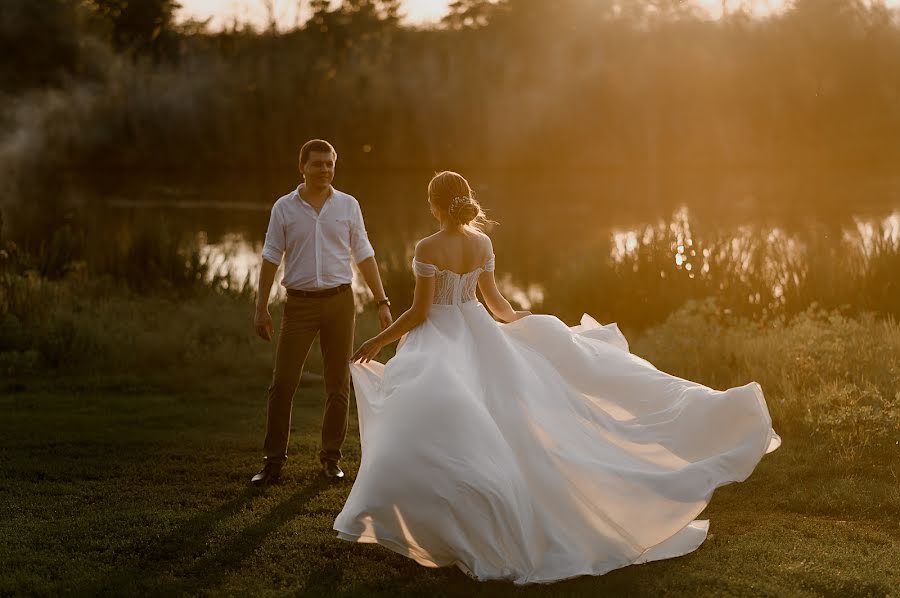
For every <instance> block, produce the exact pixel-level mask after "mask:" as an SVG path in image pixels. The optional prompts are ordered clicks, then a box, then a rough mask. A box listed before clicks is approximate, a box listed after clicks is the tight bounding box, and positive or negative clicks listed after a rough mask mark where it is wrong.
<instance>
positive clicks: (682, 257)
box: [198, 206, 900, 310]
mask: <svg viewBox="0 0 900 598" xmlns="http://www.w3.org/2000/svg"><path fill="white" fill-rule="evenodd" d="M691 220H692V219H691V211H690V209H689V208H688V207H686V206H682V207H679V208H677V209H676V210H675V211H674V212H673V214H672V217H671V218H670V219H669V220H668V221H663V220H661V221H659V222H657V223H655V224H652V225H644V226H641V227H636V228H631V229H625V230H622V229H614V230H612V231H611V232H610V233H609V247H610V249H609V259H610V261H611V262H612V264H614V265H615V266H616V267H619V268H623V267H624V268H626V269H627V270H630V271H631V272H633V273H638V272H640V271H641V269H642V268H649V267H653V268H656V270H655V272H656V274H655V275H657V276H658V277H659V278H660V279H666V278H670V279H671V278H672V277H677V276H682V277H686V278H687V279H688V280H694V279H697V284H700V282H702V281H709V282H712V283H713V284H714V286H713V289H712V290H718V291H725V290H726V287H727V286H728V285H733V284H735V283H736V282H740V283H743V285H744V286H745V287H746V288H747V289H748V290H749V292H748V293H747V294H746V299H745V300H746V302H747V303H749V304H753V305H761V304H762V303H764V302H768V305H767V307H770V308H771V307H776V306H778V305H784V304H785V303H786V302H787V301H788V300H789V299H790V297H789V293H790V289H796V288H797V287H798V286H799V285H801V284H802V282H803V280H804V278H805V277H807V276H809V270H810V267H811V266H810V263H811V262H812V261H814V258H815V256H814V255H813V253H814V252H817V251H818V252H821V251H822V247H821V246H819V245H820V244H822V243H828V242H829V241H828V240H827V238H826V237H827V236H828V235H827V234H824V233H823V235H822V236H821V237H820V236H814V237H809V235H808V234H807V235H801V234H799V233H789V232H787V231H786V230H784V229H783V228H781V227H778V226H773V227H771V228H768V229H765V228H761V227H759V226H750V225H742V226H738V227H737V228H735V229H734V230H732V231H716V233H715V234H714V235H712V236H709V237H704V238H702V239H696V240H695V238H694V235H693V233H692V230H691ZM840 240H841V246H839V247H836V248H833V249H835V250H836V252H837V254H843V255H857V254H858V256H859V260H860V261H859V262H858V267H859V268H863V267H865V261H866V260H868V259H871V258H873V257H875V256H878V255H880V254H881V253H884V252H886V251H888V252H894V253H896V252H898V251H900V211H896V212H893V213H891V214H890V215H888V216H887V217H884V218H876V219H866V218H860V217H857V218H854V219H853V224H852V226H850V227H847V228H845V229H843V231H842V234H841V236H840ZM198 241H199V242H200V244H201V245H202V255H203V258H204V259H205V260H207V262H208V264H209V265H210V268H209V273H208V276H209V277H210V279H212V278H214V277H228V278H229V279H230V280H231V281H232V284H233V285H234V286H237V287H240V286H242V285H251V287H252V288H255V287H256V281H257V277H258V273H259V265H260V260H261V258H260V253H261V251H262V241H261V240H258V239H257V240H252V239H248V238H247V237H246V236H245V235H244V234H242V233H226V234H224V235H222V236H221V237H220V238H219V239H218V240H217V241H215V242H210V241H209V240H208V239H207V233H205V232H201V233H198ZM412 247H413V244H412V241H410V242H408V243H401V244H400V246H399V247H398V246H394V247H392V248H390V249H392V250H393V253H391V251H390V249H389V250H388V251H387V252H386V255H385V251H383V250H382V251H380V252H379V259H380V262H381V267H382V270H383V271H385V270H386V272H385V276H386V278H389V279H394V280H396V279H403V278H406V279H408V281H409V284H408V286H407V287H406V290H411V288H412V287H411V285H412V279H413V274H412V271H411V268H410V266H409V262H410V260H411V255H412ZM666 256H668V257H666ZM280 278H281V269H279V273H278V275H277V276H276V280H280ZM548 282H550V278H541V277H540V276H539V274H536V277H535V278H533V279H524V280H523V279H521V278H519V277H516V276H514V275H513V274H512V273H511V272H509V271H500V272H498V285H499V287H500V289H501V290H502V291H503V293H504V294H505V295H506V296H507V297H508V298H509V299H510V300H512V301H513V302H514V303H516V304H517V305H518V306H520V307H521V308H523V309H542V308H543V309H549V310H553V309H554V306H553V305H545V301H546V299H547V292H546V291H547V289H546V285H547V284H548ZM761 284H764V285H765V289H761V288H759V286H760V285H761ZM564 286H567V285H565V283H564ZM353 289H354V292H355V293H356V294H357V296H358V297H359V298H360V300H361V301H360V305H361V306H362V304H365V303H366V302H368V301H370V300H371V298H372V296H371V293H370V292H369V290H368V288H367V287H366V286H365V284H364V282H363V280H362V278H361V277H360V275H359V272H354V281H353ZM390 293H391V290H390V289H389V294H390ZM558 296H559V294H558V292H557V293H555V297H558ZM272 298H273V299H275V300H282V299H283V298H284V290H283V288H282V287H281V286H280V285H275V287H274V288H273V292H272ZM399 303H400V304H401V305H402V304H403V299H400V301H399Z"/></svg>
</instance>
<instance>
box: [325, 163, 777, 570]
mask: <svg viewBox="0 0 900 598" xmlns="http://www.w3.org/2000/svg"><path fill="white" fill-rule="evenodd" d="M428 197H429V203H430V206H431V212H432V214H433V215H434V217H435V218H436V219H437V220H438V221H439V222H440V225H441V230H440V231H439V232H437V233H435V234H434V235H432V236H430V237H427V238H425V239H422V240H421V241H420V242H419V243H418V245H416V250H415V258H414V260H413V264H412V265H413V270H414V272H415V275H416V288H415V295H414V299H413V305H412V307H411V308H410V309H409V310H407V311H406V312H405V313H404V314H403V315H402V316H401V317H399V318H398V319H397V320H396V321H395V322H394V323H393V324H392V325H391V326H390V327H388V328H387V329H385V330H384V331H383V332H381V333H380V334H379V335H377V336H375V337H374V338H372V339H369V340H368V341H366V342H365V343H363V345H362V346H361V347H360V348H359V350H358V351H357V352H356V353H355V354H354V355H353V358H352V361H354V362H356V363H354V364H353V365H352V366H351V375H352V378H353V385H354V388H355V391H356V401H357V405H358V411H359V428H360V435H361V442H362V461H361V463H360V468H359V472H358V473H357V477H356V482H355V483H354V485H353V489H352V490H351V492H350V495H349V497H348V498H347V502H346V504H345V505H344V508H343V510H342V511H341V513H340V515H338V517H337V519H336V520H335V523H334V529H335V530H337V532H338V536H339V537H340V538H342V539H345V540H349V541H353V542H377V543H379V544H381V545H383V546H385V547H387V548H389V549H391V550H394V551H396V552H399V553H400V554H403V555H405V556H408V557H409V558H412V559H414V560H415V561H417V562H418V563H420V564H422V565H425V566H428V567H440V566H445V565H454V564H455V565H457V566H458V567H459V568H460V569H462V570H463V571H465V572H466V573H467V574H469V575H471V576H473V577H475V578H477V579H480V580H487V579H507V580H511V581H514V582H515V583H518V584H524V583H532V582H550V581H555V580H560V579H565V578H569V577H574V576H578V575H600V574H603V573H606V572H607V571H610V570H612V569H616V568H618V567H624V566H626V565H631V564H635V563H644V562H647V561H652V560H658V559H665V558H671V557H676V556H680V555H684V554H687V553H689V552H691V551H693V550H695V549H696V548H697V547H699V546H700V544H701V543H702V542H703V540H704V539H705V538H706V533H707V529H708V527H709V522H708V521H697V520H695V519H694V518H695V517H696V516H697V515H698V514H699V513H700V512H701V511H703V509H704V508H705V507H706V505H707V503H708V502H709V500H710V498H711V495H712V492H713V490H715V488H717V487H718V486H721V485H723V484H727V483H729V482H735V481H742V480H744V479H746V478H747V476H749V475H750V473H751V472H752V471H753V468H754V467H755V466H756V464H757V463H758V462H759V460H760V459H761V458H762V456H763V455H764V454H765V453H767V452H770V451H772V450H775V449H776V448H777V447H778V445H779V444H780V439H779V438H778V435H777V434H775V432H774V431H773V430H772V420H771V418H770V417H769V412H768V409H767V407H766V403H765V399H764V398H763V394H762V391H761V389H760V387H759V385H758V384H756V383H755V382H751V383H749V384H747V385H745V386H740V387H737V388H731V389H729V390H725V391H717V390H712V389H710V388H707V387H706V386H703V385H701V384H697V383H695V382H690V381H688V380H683V379H681V378H677V377H675V376H671V375H669V374H666V373H664V372H661V371H659V370H657V369H656V368H654V367H653V365H651V364H650V363H648V362H647V361H645V360H643V359H641V358H639V357H637V356H635V355H632V354H630V353H629V352H628V344H627V342H626V341H625V338H624V337H623V336H622V334H621V333H620V332H619V330H618V328H617V327H616V325H615V324H608V325H606V326H601V325H600V324H598V323H597V322H596V321H595V320H593V319H592V318H591V317H590V316H587V315H585V316H584V317H583V318H582V321H581V325H580V326H575V327H572V328H570V327H567V326H566V325H565V324H563V323H562V322H561V321H560V320H558V319H557V318H555V317H552V316H549V315H531V314H530V313H529V312H526V311H515V310H513V308H512V307H511V306H510V304H509V302H508V301H507V300H506V299H505V298H504V297H503V295H502V294H501V293H500V291H499V290H498V289H497V283H496V281H495V280H494V253H493V249H492V246H491V240H490V238H489V237H488V236H487V235H485V234H483V233H482V232H481V231H480V230H479V225H481V224H483V223H484V222H485V221H486V219H485V217H484V214H483V212H482V211H481V208H480V207H479V205H478V203H477V202H476V201H475V200H474V199H473V196H472V191H471V189H470V187H469V184H468V183H467V182H466V180H465V179H464V178H463V177H462V176H460V175H459V174H456V173H454V172H442V173H440V174H438V175H437V176H435V177H434V179H432V181H431V182H430V183H429V185H428ZM476 286H477V287H478V288H480V289H481V294H482V297H483V298H484V303H485V305H486V306H487V308H488V309H489V310H490V311H491V313H492V314H493V315H494V316H495V317H496V318H498V319H499V320H502V321H503V322H504V324H498V323H497V322H496V321H495V320H494V319H493V318H491V316H490V315H489V314H488V312H487V311H486V310H485V306H484V305H482V304H481V303H480V302H479V301H478V300H477V299H476V297H475V289H476ZM406 333H408V334H406ZM404 334H406V337H405V338H404V339H403V340H402V341H401V344H400V346H399V348H398V350H397V354H396V356H395V357H394V358H393V359H391V360H390V361H389V362H388V363H387V364H384V365H382V364H380V363H378V362H376V361H372V359H373V358H374V357H375V356H376V355H377V354H378V352H379V351H380V350H381V349H382V348H383V347H384V346H386V345H388V344H389V343H392V342H394V341H395V340H397V339H399V338H401V336H403V335H404Z"/></svg>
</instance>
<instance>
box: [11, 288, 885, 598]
mask: <svg viewBox="0 0 900 598" xmlns="http://www.w3.org/2000/svg"><path fill="white" fill-rule="evenodd" d="M10 280H12V283H11V284H10V285H9V286H8V287H5V289H6V292H5V295H3V297H0V298H2V299H3V300H4V301H5V302H6V303H5V305H6V306H7V307H8V308H9V311H7V312H6V313H5V314H3V313H0V316H2V317H0V413H2V414H3V415H2V417H0V596H3V595H8V594H28V595H32V594H40V595H48V594H75V595H90V596H94V595H115V596H123V595H167V596H168V595H201V594H207V595H249V594H253V595H285V594H287V595H296V594H308V595H329V596H332V595H366V596H368V595H379V594H380V595H397V594H418V595H421V594H432V595H466V596H468V595H482V596H495V595H504V594H517V595H519V594H521V595H532V594H534V595H553V596H556V595H598V594H606V595H615V596H619V595H649V596H657V595H662V594H666V595H674V596H696V595H716V596H722V595H736V596H757V595H763V596H784V595H808V596H814V595H833V596H857V595H859V596H865V595H871V596H885V595H895V596H900V590H898V588H900V326H898V324H897V323H896V322H894V321H892V320H891V319H890V318H887V319H885V318H876V317H874V316H872V315H870V314H861V315H858V314H857V315H854V314H852V313H850V314H844V313H842V312H840V311H834V310H832V311H824V310H818V309H815V308H813V309H809V310H807V311H805V312H803V313H801V314H798V315H797V316H795V317H793V318H791V319H785V318H783V317H776V318H770V319H767V320H748V319H746V318H741V317H738V316H735V315H733V314H730V313H729V312H728V310H725V309H722V308H720V307H719V306H717V304H716V303H715V302H713V301H705V302H693V303H689V304H687V305H686V306H684V307H683V308H681V309H680V310H678V311H677V312H675V313H674V314H673V315H672V316H670V317H669V318H668V319H667V320H666V321H665V322H664V323H663V324H661V325H659V326H656V327H654V328H651V329H649V330H647V331H645V332H644V333H643V334H641V335H640V336H633V337H630V340H631V341H632V343H631V344H632V350H633V351H634V352H635V353H636V354H638V355H641V356H642V357H645V358H647V359H649V360H650V361H651V362H653V363H654V364H656V365H657V366H658V367H660V368H661V369H663V370H665V371H668V372H671V373H673V374H676V375H679V376H682V377H686V378H689V379H692V380H697V381H699V382H702V383H705V384H708V385H710V386H712V387H715V388H724V387H728V386H737V385H740V384H744V383H746V382H748V381H750V380H757V381H759V382H760V384H761V385H762V387H763V389H764V391H765V393H766V399H767V402H768V405H769V409H770V412H771V413H772V417H773V421H774V425H775V428H776V429H777V430H778V432H779V433H780V434H781V435H782V437H783V439H784V445H783V446H782V447H781V448H780V449H779V450H778V451H776V452H775V453H773V454H771V455H768V456H767V457H766V458H764V459H763V461H762V463H761V464H760V465H759V467H758V469H757V470H756V471H755V472H754V474H753V475H752V476H751V477H750V479H749V480H748V481H747V482H745V483H743V484H736V485H731V486H727V487H725V488H722V489H720V490H719V491H718V492H716V494H715V496H714V498H713V501H712V503H711V504H710V506H709V508H708V509H707V512H706V513H705V514H704V515H703V517H708V518H710V519H711V521H712V524H711V533H710V536H709V538H708V540H707V542H706V543H705V544H704V545H703V546H702V547H701V548H700V549H699V550H698V551H696V552H694V553H692V554H690V555H688V556H685V557H682V558H679V559H673V560H669V561H663V562H657V563H650V564H646V565H640V566H635V567H628V568H626V569H622V570H618V571H613V572H611V573H609V574H607V575H604V576H602V577H599V578H579V579H575V580H570V581H566V582H561V583H558V584H553V585H551V586H534V587H531V586H529V587H525V588H521V587H516V586H513V585H511V584H507V583H500V582H492V583H477V582H474V581H472V580H470V579H469V578H467V577H466V576H465V575H463V574H462V573H461V572H459V571H458V570H456V569H453V568H449V569H441V570H431V569H425V568H422V567H420V566H418V565H416V564H415V563H413V562H412V561H410V560H407V559H405V558H404V557H401V556H399V555H397V554H394V553H393V552H390V551H388V550H386V549H383V548H381V547H378V546H371V545H368V546H366V545H353V544H348V543H345V542H342V541H340V540H337V539H336V538H335V535H334V533H333V531H332V529H331V525H332V522H333V520H334V517H335V516H336V515H337V513H338V512H339V511H340V509H341V506H342V504H343V501H344V499H345V497H346V495H347V493H348V492H349V490H350V484H349V483H343V484H330V483H327V482H325V481H324V480H322V479H321V478H319V477H318V467H317V462H316V457H315V454H316V449H317V445H318V438H319V420H320V416H321V409H322V405H323V397H322V390H321V388H320V387H319V385H318V384H317V383H316V384H313V385H311V386H310V385H307V386H304V387H302V388H301V390H300V392H298V394H297V397H296V399H295V409H294V418H293V426H294V433H293V436H292V439H291V447H290V450H291V454H292V459H291V460H290V461H289V463H288V468H287V470H286V472H285V473H286V479H285V483H284V484H283V485H281V486H278V487H274V488H270V489H266V490H262V491H258V490H255V489H253V488H251V487H250V486H249V484H248V479H249V477H250V476H251V475H252V474H253V473H254V472H255V471H256V469H257V468H258V467H259V465H260V463H261V444H262V438H263V433H264V426H265V423H264V422H265V388H266V386H267V384H268V376H269V375H270V368H271V360H272V349H273V346H272V345H271V344H265V343H262V342H260V341H259V340H258V339H254V338H253V336H252V333H251V330H250V316H251V313H252V306H251V304H250V302H249V301H248V299H247V297H245V296H242V295H234V294H229V293H227V292H197V293H195V294H192V295H187V296H184V297H177V296H171V297H169V296H166V295H137V294H133V293H130V292H127V291H122V290H116V289H113V290H112V291H111V292H110V289H109V288H107V287H105V286H104V285H103V284H102V281H101V282H92V281H91V280H90V279H86V280H83V281H80V282H79V281H78V279H76V280H75V281H71V280H70V281H67V282H61V283H56V282H50V281H46V280H44V279H41V278H38V277H24V278H11V279H10ZM280 313H281V310H280V306H277V305H276V306H275V307H274V308H273V315H274V317H275V320H276V325H277V322H278V320H279V319H280ZM358 322H359V325H358V331H357V338H358V339H360V340H361V339H364V338H368V337H369V336H370V335H371V333H372V332H373V331H374V329H375V326H376V324H375V322H374V318H373V317H372V315H371V312H366V313H365V314H364V315H363V316H362V317H361V318H360V319H359V321H358ZM389 354H390V352H386V354H385V355H382V359H384V358H387V357H388V356H389ZM320 368H321V358H320V356H319V355H318V353H317V351H314V352H313V354H312V355H311V356H310V360H309V370H310V371H312V372H318V371H320ZM355 418H356V415H355V412H354V413H353V414H352V416H351V421H352V422H353V423H352V425H351V431H350V434H349V436H348V441H347V443H346V445H345V449H346V459H345V465H346V467H347V469H348V471H349V473H350V475H351V477H352V475H353V473H354V472H355V471H356V469H357V466H358V463H359V456H360V447H359V440H358V438H359V436H358V431H357V429H356V419H355Z"/></svg>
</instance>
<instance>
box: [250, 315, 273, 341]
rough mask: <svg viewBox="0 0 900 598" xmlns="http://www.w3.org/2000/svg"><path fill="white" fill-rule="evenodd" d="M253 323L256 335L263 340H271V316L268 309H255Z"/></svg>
mask: <svg viewBox="0 0 900 598" xmlns="http://www.w3.org/2000/svg"><path fill="white" fill-rule="evenodd" d="M254 325H255V326H256V334H257V336H259V337H260V338H261V339H263V340H264V341H270V340H272V316H270V315H269V310H268V309H267V310H265V311H258V310H257V312H256V319H255V321H254Z"/></svg>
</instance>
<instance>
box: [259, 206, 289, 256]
mask: <svg viewBox="0 0 900 598" xmlns="http://www.w3.org/2000/svg"><path fill="white" fill-rule="evenodd" d="M283 256H284V222H282V218H281V211H280V210H279V209H278V204H275V205H274V206H272V213H271V214H270V215H269V228H268V230H266V242H265V244H264V245H263V250H262V257H263V259H264V260H266V261H267V262H272V263H273V264H275V265H276V266H277V265H279V264H281V258H282V257H283Z"/></svg>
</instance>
